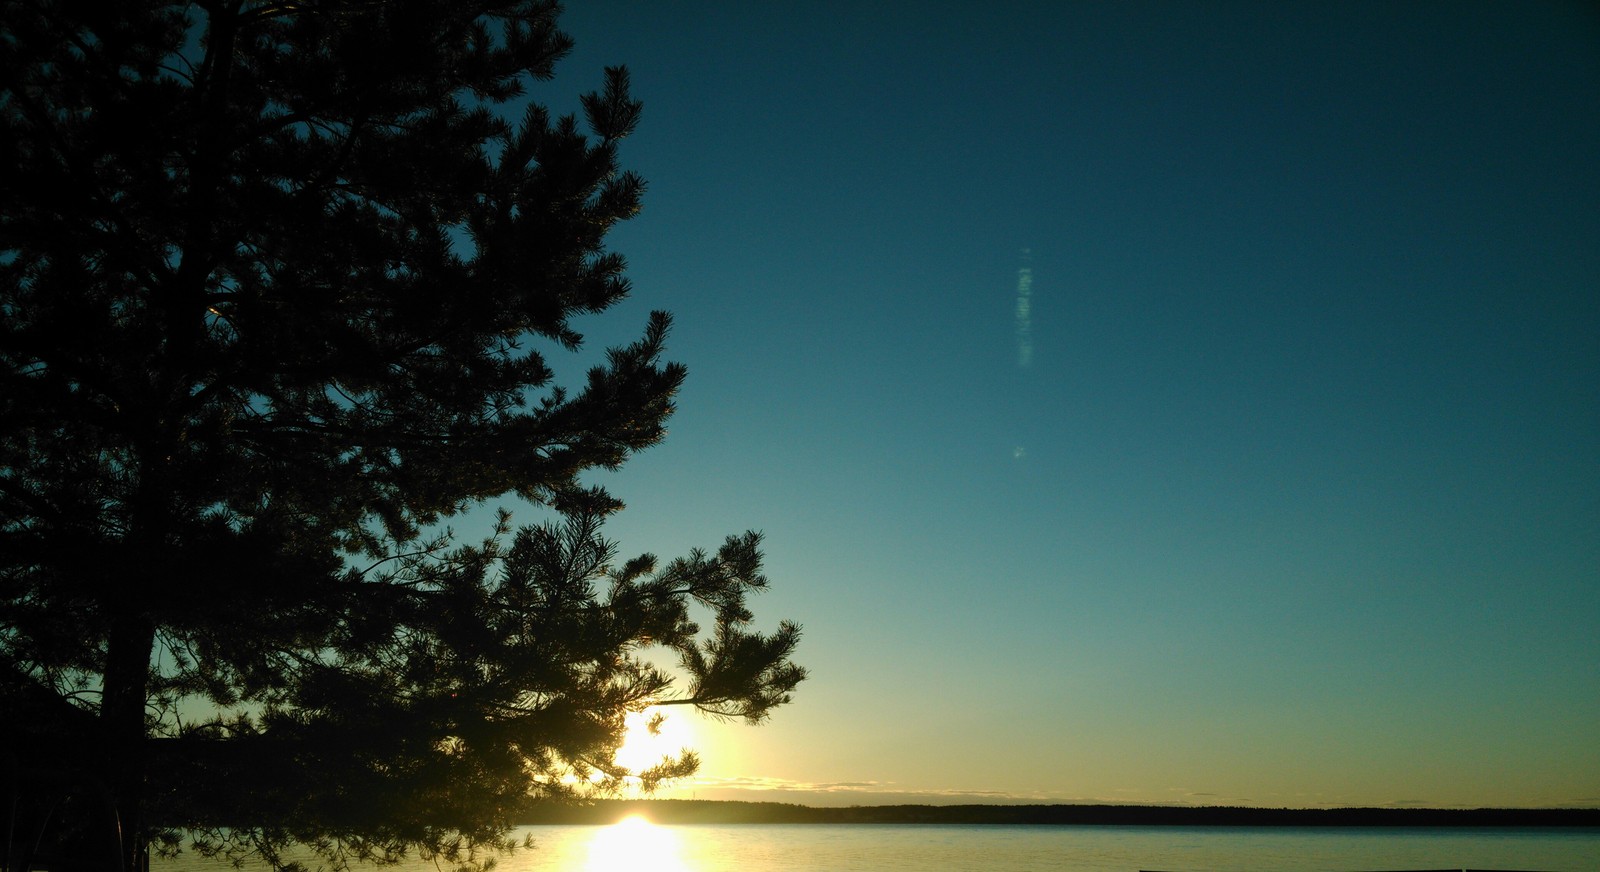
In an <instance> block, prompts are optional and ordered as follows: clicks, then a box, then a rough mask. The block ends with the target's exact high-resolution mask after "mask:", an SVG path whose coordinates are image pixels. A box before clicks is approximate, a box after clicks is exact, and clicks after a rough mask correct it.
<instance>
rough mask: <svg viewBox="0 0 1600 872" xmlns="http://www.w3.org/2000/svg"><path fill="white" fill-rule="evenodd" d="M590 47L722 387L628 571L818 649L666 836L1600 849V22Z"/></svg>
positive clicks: (1030, 21) (1522, 14)
mask: <svg viewBox="0 0 1600 872" xmlns="http://www.w3.org/2000/svg"><path fill="white" fill-rule="evenodd" d="M564 21H565V29H566V30H567V31H568V32H569V33H570V34H571V35H572V36H573V37H574V38H575V39H576V40H577V42H578V47H577V49H576V50H575V51H574V52H573V54H572V55H571V56H570V57H569V58H568V59H567V60H566V61H565V62H564V63H563V64H562V65H561V66H560V67H559V68H558V76H557V78H556V80H555V81H554V82H552V83H549V84H547V85H541V86H540V88H539V90H538V92H537V93H536V95H535V96H536V97H538V98H540V99H544V100H547V101H549V102H551V103H552V104H553V105H555V106H557V107H558V108H570V107H571V106H573V105H575V100H574V99H573V98H574V97H575V95H576V94H577V93H579V92H581V91H585V90H590V89H592V88H595V87H597V86H598V85H599V84H600V81H601V69H602V67H604V66H605V65H608V64H626V65H627V66H628V67H629V68H630V70H631V72H632V74H633V81H634V90H635V96H637V97H638V98H640V99H642V100H643V101H644V104H645V115H644V121H643V124H642V127H641V129H640V131H639V133H638V134H636V136H634V137H633V138H631V139H629V140H627V141H626V142H625V143H624V149H623V156H624V163H625V164H626V165H628V166H629V167H630V168H632V169H635V170H636V171H638V172H640V173H641V174H642V175H643V176H644V177H645V178H646V179H648V180H649V184H650V188H649V192H648V194H647V197H646V205H645V210H644V212H643V213H642V214H641V215H640V216H639V217H638V218H637V219H635V220H634V221H632V222H630V223H629V224H627V225H626V226H624V227H622V228H619V230H618V231H616V232H615V233H614V234H613V237H612V241H613V244H614V248H615V249H616V250H618V251H620V252H621V253H623V254H624V255H626V256H627V257H628V259H629V263H630V276H631V278H632V281H633V283H634V287H635V293H634V296H633V298H632V299H631V300H630V301H628V302H627V303H626V304H625V305H623V306H621V307H619V308H618V309H616V310H614V311H613V312H611V313H607V314H605V315H603V316H599V317H596V318H594V319H591V320H590V321H588V322H585V323H584V324H583V325H582V326H584V327H586V328H588V334H589V336H590V342H591V347H592V348H599V347H603V346H604V345H607V344H615V343H618V342H623V341H627V340H628V339H630V338H631V337H632V336H633V335H636V334H637V332H638V331H639V329H640V328H641V327H642V325H643V322H644V315H645V313H646V312H647V311H648V310H650V309H654V308H664V309H667V310H670V311H672V312H673V313H674V314H675V316H676V318H677V327H676V330H675V332H674V337H673V341H672V346H671V347H672V352H673V357H674V358H676V359H678V360H681V361H683V362H684V363H686V364H687V365H688V367H689V370H690V378H689V382H688V385H687V387H686V388H685V390H684V391H683V393H682V396H681V402H680V404H679V412H678V415H677V416H676V418H675V419H674V421H673V424H672V431H671V434H670V436H669V437H668V439H667V441H666V442H665V443H664V444H662V445H661V446H659V447H657V448H655V449H652V450H651V451H649V452H646V453H644V454H642V455H640V456H638V457H637V458H635V459H634V460H633V461H632V462H631V463H630V464H629V465H628V466H627V467H625V468H624V469H623V470H622V471H621V472H620V473H617V474H616V475H614V476H608V477H606V478H605V479H604V481H605V482H606V483H607V484H608V486H609V487H611V488H612V489H613V490H614V492H615V493H616V494H617V495H618V496H620V497H622V498H623V499H624V500H625V501H626V502H627V503H628V504H629V508H628V509H627V510H626V511H625V512H623V513H622V514H621V515H620V516H618V517H617V518H616V519H615V521H613V522H612V523H611V524H610V526H609V527H608V533H609V534H610V535H612V536H613V537H614V538H616V539H618V540H619V541H620V543H621V545H622V548H623V550H624V551H628V552H642V551H653V552H656V553H658V554H662V555H674V554H678V553H682V552H683V551H685V550H686V549H687V548H689V547H691V546H694V545H702V546H713V545H715V544H716V543H718V542H719V541H720V540H721V538H722V537H723V536H725V535H727V534H729V533H734V532H739V531H742V530H745V529H747V528H754V529H759V530H762V531H764V532H765V534H766V535H767V554H768V558H769V575H770V576H771V577H772V579H773V582H774V589H773V590H772V591H771V592H770V593H768V594H766V595H764V596H763V597H762V598H761V599H760V600H759V601H758V603H757V609H758V615H759V616H760V618H761V619H762V620H765V621H769V622H775V621H776V619H777V618H779V617H787V618H793V619H796V620H799V621H800V622H802V623H803V624H804V625H805V627H806V637H805V641H804V642H803V644H802V649H801V656H800V660H801V662H803V663H804V664H805V665H806V666H808V667H809V668H810V669H811V671H812V676H813V677H812V679H811V680H810V681H808V682H807V683H806V684H804V685H802V687H801V689H800V692H799V694H798V697H797V700H796V702H795V703H794V705H793V706H792V707H790V708H788V709H786V710H780V711H779V712H778V713H777V714H776V715H775V717H774V719H773V721H772V722H771V723H770V724H767V725H764V726H762V727H759V728H747V727H742V726H722V725H714V724H705V723H696V724H695V725H694V731H695V734H696V736H697V737H698V738H697V739H696V741H697V742H698V743H699V744H700V745H701V748H702V751H703V754H704V756H705V758H706V765H705V769H704V773H703V778H702V779H701V780H700V781H697V782H694V783H692V784H685V785H684V786H683V787H682V795H698V796H701V797H702V798H705V797H719V798H748V799H776V800H782V801H804V802H817V803H835V802H836V803H856V802H878V801H898V800H907V801H909V800H918V801H921V800H926V799H934V800H938V799H943V798H963V797H992V798H997V799H1007V798H1015V799H1030V800H1035V799H1055V800H1079V799H1097V800H1110V801H1126V802H1218V803H1253V804H1264V805H1322V804H1335V805H1337V804H1359V805H1381V804H1390V803H1406V802H1422V803H1427V804H1437V805H1547V804H1581V805H1596V804H1600V629H1597V628H1600V583H1597V582H1600V51H1596V47H1597V46H1600V13H1596V12H1595V10H1594V7H1593V6H1592V5H1587V4H1580V3H1575V2H1574V3H1522V4H1506V3H1485V4H1475V3H1448V4H1445V3H1439V4H1430V3H1406V4H1387V3H1354V4H1351V3H1307V4H1276V3H1192V4H1188V3H1185V4H1180V3H1136V2H1135V3H1074V4H1066V3H1015V2H1008V3H994V4H965V3H939V2H926V3H899V4H891V3H881V4H879V3H871V4H869V3H830V2H823V3H812V4H779V3H773V4H768V3H756V4H747V3H698V2H689V3H674V4H652V3H643V2H637V3H629V2H590V3H573V4H572V7H571V8H570V9H569V10H568V12H567V14H566V15H565V17H564ZM1024 250H1026V251H1027V254H1026V255H1024ZM1024 267H1026V268H1027V269H1029V270H1030V271H1031V277H1032V286H1031V296H1030V299H1029V303H1030V318H1029V323H1028V325H1027V327H1028V330H1027V332H1028V334H1029V336H1030V338H1031V358H1030V360H1029V362H1028V365H1027V366H1025V367H1024V366H1022V365H1020V363H1019V349H1018V320H1017V296H1018V273H1019V270H1020V269H1022V268H1024ZM579 363H581V361H574V366H576V365H578V364H579ZM519 518H522V519H527V520H532V519H533V518H534V513H533V512H532V511H531V510H524V511H523V512H522V513H521V514H520V515H519ZM758 788H759V789H758Z"/></svg>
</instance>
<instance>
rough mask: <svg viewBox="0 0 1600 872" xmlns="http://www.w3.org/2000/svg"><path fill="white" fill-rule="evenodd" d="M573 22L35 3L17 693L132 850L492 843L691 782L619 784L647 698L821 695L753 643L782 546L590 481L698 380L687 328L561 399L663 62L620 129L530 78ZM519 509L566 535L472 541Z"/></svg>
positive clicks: (30, 2)
mask: <svg viewBox="0 0 1600 872" xmlns="http://www.w3.org/2000/svg"><path fill="white" fill-rule="evenodd" d="M558 13H559V7H558V6H557V4H555V3H553V2H541V0H515V2H512V0H426V2H420V0H419V2H409V0H311V2H304V3H288V2H276V0H195V2H182V3H158V2H130V3H119V4H99V3H90V4H85V3H73V2H62V0H0V20H4V21H5V22H6V24H5V28H4V31H3V32H0V168H3V169H0V318H3V320H0V700H4V701H5V702H7V703H10V704H12V705H13V706H14V709H13V710H15V711H23V710H27V711H29V712H32V713H34V715H35V716H34V717H30V718H27V719H13V721H12V722H10V723H8V724H7V725H6V727H5V728H4V729H5V730H6V731H7V733H8V735H5V736H3V737H0V738H3V739H4V740H5V744H6V745H7V746H9V747H10V748H13V749H14V748H19V747H24V746H30V747H33V748H37V749H41V750H42V752H43V753H42V754H41V755H32V757H33V759H34V760H37V759H43V760H45V761H46V762H45V763H44V764H43V765H46V766H48V767H54V768H56V769H60V770H63V771H68V770H70V771H71V772H73V773H75V774H74V777H77V778H80V779H85V780H89V781H93V782H95V783H97V784H103V785H104V786H105V788H106V789H107V790H108V791H109V794H110V796H111V797H112V804H113V805H114V808H115V811H116V812H117V814H118V815H119V816H120V819H121V825H122V827H123V829H124V832H125V833H127V834H129V835H128V838H127V839H125V843H124V846H123V852H124V854H123V856H124V863H125V864H127V865H130V866H137V865H138V864H139V863H141V862H143V860H142V858H143V856H144V846H145V845H146V844H147V842H148V840H149V839H150V838H152V837H154V838H156V839H157V840H158V841H160V840H161V839H168V840H170V839H172V838H175V837H176V834H178V833H180V832H192V833H198V834H199V835H200V842H199V844H200V845H201V846H202V847H208V846H209V847H210V848H216V849H219V850H224V851H235V852H237V851H256V852H258V853H260V854H262V855H264V856H266V857H268V858H269V859H273V858H274V857H275V856H276V854H275V851H277V850H278V848H279V847H281V846H282V845H283V844H284V843H285V842H286V841H287V840H291V839H294V840H300V841H305V842H309V843H312V844H320V845H322V847H323V848H324V849H325V853H326V854H327V855H328V856H329V857H331V858H334V859H338V858H340V857H346V856H384V855H392V854H393V853H394V852H397V851H401V850H405V849H407V848H408V847H410V848H419V849H421V850H423V851H424V852H432V853H435V854H438V855H440V856H443V857H445V858H446V859H451V860H467V859H471V858H472V857H474V856H477V855H475V854H473V853H472V851H473V850H475V849H476V848H477V847H482V846H489V847H493V846H496V845H498V844H500V843H501V841H502V837H503V836H504V834H505V832H506V823H507V821H508V820H509V817H508V816H509V815H510V814H511V813H512V812H513V810H514V809H515V808H516V807H517V806H518V805H519V804H521V803H523V802H525V801H526V799H527V798H528V797H529V796H560V795H566V794H571V793H573V792H575V791H577V792H581V791H583V790H588V789H605V788H606V787H608V786H615V785H616V784H617V783H618V779H621V778H624V777H634V778H639V779H641V780H642V781H643V782H644V783H645V784H647V785H649V784H652V783H654V782H655V781H656V780H658V779H660V778H662V777H670V776H673V775H681V774H684V773H686V772H688V771H692V769H693V766H694V764H695V760H694V759H693V757H692V755H691V756H689V757H688V758H685V759H681V760H676V761H666V762H665V763H664V764H663V765H662V766H660V767H656V768H655V769H654V770H652V771H649V772H645V773H627V772H625V771H624V770H621V769H619V768H617V767H615V766H614V765H613V764H612V763H611V752H612V751H614V750H615V748H616V747H617V746H618V744H619V742H620V739H621V733H622V723H623V716H624V715H625V714H626V713H627V712H629V711H637V710H639V709H642V708H644V707H645V706H647V705H649V704H651V703H665V704H682V705H692V706H695V707H698V708H700V709H702V710H705V711H708V712H710V713H712V714H714V715H718V716H727V717H742V718H746V719H748V720H751V721H759V720H761V719H762V718H764V717H765V716H766V714H767V713H768V711H769V710H770V709H771V708H772V707H773V706H776V705H779V704H781V703H783V702H786V701H787V700H788V699H789V694H790V691H792V690H793V688H794V687H795V685H796V684H797V683H798V682H799V681H800V680H801V679H802V678H803V677H804V672H803V670H801V669H800V668H799V667H797V666H795V665H794V664H793V663H792V662H791V660H790V654H791V653H792V651H793V649H794V646H795V644H796V642H797V640H798V628H797V627H796V626H795V625H793V624H790V623H787V622H784V623H781V624H780V625H779V627H778V629H777V631H776V632H774V633H772V634H762V633H760V632H757V631H755V630H753V629H751V627H750V623H751V621H752V615H751V612H750V611H749V609H748V608H747V606H746V596H747V594H748V593H750V592H753V591H757V590H760V589H761V588H763V587H765V585H766V579H765V578H764V576H763V575H762V573H761V555H760V549H759V537H758V536H757V535H755V534H745V535H742V536H734V537H730V538H729V539H728V540H727V542H726V543H724V545H723V546H722V547H721V548H719V549H717V550H716V551H715V552H713V553H707V552H700V551H695V552H692V553H691V554H689V556H687V557H685V558H682V559H679V560H674V561H669V562H665V563H661V562H658V561H656V560H655V558H653V557H651V556H649V555H645V556H643V557H639V558H636V559H632V560H626V561H620V562H619V561H618V559H617V550H616V547H615V546H614V545H613V544H611V543H609V542H608V541H606V540H605V539H604V538H603V536H602V535H601V532H600V528H601V524H602V522H603V520H604V518H605V516H606V515H607V514H609V513H610V512H613V511H615V510H617V509H618V508H620V505H621V504H620V502H619V501H618V500H616V499H615V498H614V497H613V496H611V495H610V494H608V493H606V492H605V491H604V490H602V489H599V488H597V487H593V486H589V485H587V484H586V483H585V482H584V481H583V475H584V473H585V472H586V471H588V470H593V469H597V468H599V469H614V468H616V467H618V466H619V465H621V464H622V463H623V462H624V461H625V460H626V459H627V458H628V457H629V456H630V455H631V454H632V453H633V452H635V451H638V450H640V449H642V448H645V447H648V446H650V445H652V444H654V443H656V442H657V441H659V440H660V439H661V438H662V436H663V435H664V433H665V421H666V419H667V418H668V416H669V415H670V414H671V413H672V411H673V404H672V403H673V397H674V394H675V392H676V391H677V389H678V387H679V385H680V384H681V382H682V380H683V378H684V374H685V373H684V369H683V368H682V367H681V366H679V365H677V364H675V363H670V362H667V361H665V360H664V359H663V355H664V343H665V340H666V336H667V333H668V330H669V326H670V318H669V317H668V316H667V315H666V314H665V313H661V312H657V313H654V314H652V315H651V316H650V318H649V320H648V323H647V324H646V325H644V329H643V333H642V335H641V336H640V338H639V339H638V340H637V341H636V342H634V343H632V344H630V345H626V346H624V347H619V348H615V349H612V350H610V351H609V352H608V353H607V354H606V356H605V360H604V362H603V363H601V364H599V365H596V366H595V367H594V368H592V369H591V370H590V371H589V372H588V375H587V378H586V379H585V380H584V381H583V382H582V383H581V384H580V385H576V386H573V387H571V388H568V387H565V386H562V385H559V384H557V382H556V377H555V374H554V372H553V369H552V367H551V363H552V359H551V358H550V355H551V354H556V353H566V352H571V351H575V350H577V349H578V348H579V347H580V345H581V343H582V341H583V337H582V336H581V335H580V334H579V333H578V332H577V330H576V328H575V327H574V324H573V319H574V318H575V317H576V316H580V315H584V314H590V313H598V312H603V311H605V310H607V309H608V308H610V307H611V306H612V305H613V304H614V303H616V302H617V301H619V300H620V299H622V298H623V297H624V296H625V295H626V294H627V293H628V291H629V286H628V282H627V279H626V278H625V275H624V267H625V263H624V261H623V258H622V257H621V256H620V255H618V254H616V253H614V252H610V251H608V250H607V249H606V248H605V246H604V240H605V236H606V234H607V232H608V231H609V230H610V229H611V228H612V227H613V226H614V225H615V224H616V223H617V222H619V221H622V220H625V219H627V218H629V217H631V216H633V215H634V214H635V213H636V212H637V211H638V209H639V206H640V199H641V195H642V192H643V189H644V183H643V181H642V180H641V179H640V178H639V177H638V176H636V175H635V174H633V173H631V172H628V171H626V170H624V169H622V168H621V167H620V165H619V158H618V144H619V142H620V141H621V140H622V139H623V138H624V137H625V136H627V135H628V134H629V133H630V132H631V131H632V130H633V129H634V127H635V125H636V124H637V123H638V120H639V117H640V104H639V103H638V102H637V101H635V100H633V99H632V98H631V97H630V95H629V89H628V75H627V72H626V71H625V70H624V69H622V68H610V69H607V70H606V71H605V77H604V84H603V87H602V88H601V89H600V90H599V91H597V92H595V93H591V94H587V95H585V96H583V98H582V100H581V106H582V114H583V116H584V124H582V125H580V123H579V121H578V119H577V118H576V117H573V116H571V115H566V116H560V117H555V116H553V115H552V114H551V112H550V111H549V110H548V109H547V108H545V107H544V106H542V105H540V104H539V103H538V102H537V101H535V100H533V99H531V97H530V96H529V93H528V92H529V90H530V87H531V86H533V85H534V84H535V83H537V82H540V81H544V80H548V79H549V78H550V77H551V75H552V73H553V68H554V64H555V62H556V61H557V60H558V59H559V58H560V57H562V55H563V54H565V53H566V52H567V50H568V49H569V48H570V40H569V39H568V38H567V37H566V36H565V35H564V34H562V33H561V32H560V31H559V29H558V28H557V21H556V19H557V15H558ZM505 496H515V497H519V498H521V499H523V500H525V501H528V502H531V503H533V504H535V505H538V506H542V507H544V510H545V512H546V513H547V514H548V515H549V520H548V521H547V522H546V523H543V524H540V525H535V526H531V527H525V528H522V529H513V528H512V527H511V525H510V522H509V520H508V519H507V518H506V516H504V515H502V516H501V521H500V523H499V526H498V527H497V528H496V531H495V534H494V535H493V536H491V537H490V538H489V539H488V540H486V541H485V542H482V543H474V544H470V545H464V544H460V543H455V542H452V541H449V540H448V538H447V537H443V536H441V535H440V534H439V530H440V529H441V526H440V525H441V523H442V522H443V521H444V520H445V519H448V518H450V517H451V516H453V515H456V514H458V513H460V512H462V511H465V510H467V509H469V508H472V507H475V506H480V505H482V504H484V503H485V502H486V501H490V500H494V499H496V498H500V497H505ZM695 604H698V606H695ZM697 614H700V615H702V616H703V617H702V618H701V620H708V621H709V626H708V627H707V628H705V630H704V631H702V629H701V628H700V627H699V626H698V625H697V623H696V615H697ZM652 647H654V648H659V649H660V650H663V651H668V652H673V653H674V655H675V659H676V663H677V670H676V672H674V671H671V670H667V669H665V668H663V667H662V666H660V665H657V662H658V661H659V660H660V658H651V657H648V656H644V652H645V650H646V649H649V648H652ZM675 681H676V683H675ZM197 702H204V703H205V704H206V705H207V706H209V710H210V711H212V712H214V713H215V717H206V718H202V719H199V720H196V719H194V716H193V712H194V711H195V710H196V709H195V705H196V703H197ZM3 752H4V749H0V753H3ZM13 753H15V752H13ZM29 765H32V763H31V762H30V763H29ZM11 766H12V769H13V770H15V771H17V772H21V771H22V770H23V769H26V768H28V767H27V766H25V765H23V764H22V763H18V762H15V761H13V763H12V764H11ZM14 777H19V778H20V777H22V776H20V775H17V776H14ZM208 834H209V835H208Z"/></svg>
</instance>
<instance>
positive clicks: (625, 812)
mask: <svg viewBox="0 0 1600 872" xmlns="http://www.w3.org/2000/svg"><path fill="white" fill-rule="evenodd" d="M632 815H639V816H641V817H644V818H646V819H648V820H650V821H652V822H654V823H658V824H1041V825H1057V826H1071V825H1094V826H1106V825H1123V826H1189V827H1193V826H1202V827H1204V826H1223V827H1600V808H1550V809H1529V808H1474V809H1445V808H1328V809H1301V808H1245V807H1226V806H1201V807H1190V806H1184V807H1176V806H1149V805H868V806H850V807H847V808H819V807H814V806H806V805H790V804H787V803H779V802H714V801H710V800H689V799H630V800H621V799H613V800H600V801H597V802H594V803H591V804H588V805H564V804H558V803H540V804H537V805H534V806H532V807H531V808H529V809H528V810H527V812H526V813H525V814H524V816H523V820H522V823H526V824H612V823H616V822H618V821H620V820H623V819H624V818H627V817H630V816H632Z"/></svg>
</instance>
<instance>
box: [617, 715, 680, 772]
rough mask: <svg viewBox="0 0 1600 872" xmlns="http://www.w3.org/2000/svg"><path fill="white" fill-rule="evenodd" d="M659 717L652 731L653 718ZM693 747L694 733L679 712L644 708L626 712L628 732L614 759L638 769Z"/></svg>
mask: <svg viewBox="0 0 1600 872" xmlns="http://www.w3.org/2000/svg"><path fill="white" fill-rule="evenodd" d="M657 718H659V721H657V723H656V729H655V731H654V732H652V731H651V729H650V725H651V722H652V721H653V720H656V719H657ZM693 746H694V732H693V730H692V729H691V728H690V725H689V721H688V719H686V718H685V717H684V716H683V715H681V714H668V713H666V712H663V711H661V710H660V709H658V708H650V709H645V710H644V711H642V712H634V713H632V714H630V715H628V734H627V736H625V737H624V739H623V742H622V747H621V748H618V749H617V754H616V758H615V759H616V762H617V764H618V765H621V766H626V767H628V769H630V770H632V771H634V772H638V771H640V770H642V769H648V768H649V767H651V766H654V765H655V764H657V763H660V762H661V758H662V757H676V756H677V755H678V754H679V753H681V752H682V751H684V750H685V749H688V748H692V747H693Z"/></svg>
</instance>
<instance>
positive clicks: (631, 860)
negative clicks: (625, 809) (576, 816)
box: [583, 816, 690, 872]
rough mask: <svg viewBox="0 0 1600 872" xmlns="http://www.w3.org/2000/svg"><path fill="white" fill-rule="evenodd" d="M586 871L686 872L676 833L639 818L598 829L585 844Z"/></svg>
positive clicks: (687, 869)
mask: <svg viewBox="0 0 1600 872" xmlns="http://www.w3.org/2000/svg"><path fill="white" fill-rule="evenodd" d="M583 868H584V869H585V870H586V872H690V869H689V866H688V865H687V864H686V863H684V861H683V854H682V845H681V844H679V840H678V836H677V834H675V833H673V832H672V831H671V830H669V829H668V828H666V827H658V826H656V825H655V824H652V823H650V822H649V821H647V820H645V819H644V818H642V817H637V816H635V817H630V818H627V819H626V820H624V821H622V822H621V823H618V824H612V825H611V826H609V827H601V828H600V829H598V830H596V831H595V834H594V837H593V838H592V839H590V841H589V862H588V863H587V864H585V865H584V867H583Z"/></svg>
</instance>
